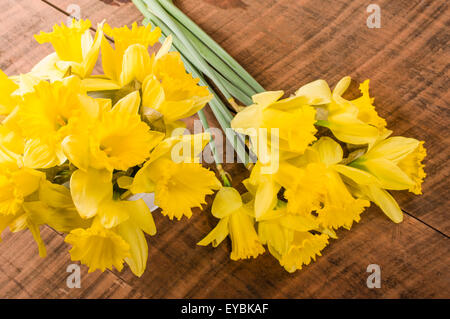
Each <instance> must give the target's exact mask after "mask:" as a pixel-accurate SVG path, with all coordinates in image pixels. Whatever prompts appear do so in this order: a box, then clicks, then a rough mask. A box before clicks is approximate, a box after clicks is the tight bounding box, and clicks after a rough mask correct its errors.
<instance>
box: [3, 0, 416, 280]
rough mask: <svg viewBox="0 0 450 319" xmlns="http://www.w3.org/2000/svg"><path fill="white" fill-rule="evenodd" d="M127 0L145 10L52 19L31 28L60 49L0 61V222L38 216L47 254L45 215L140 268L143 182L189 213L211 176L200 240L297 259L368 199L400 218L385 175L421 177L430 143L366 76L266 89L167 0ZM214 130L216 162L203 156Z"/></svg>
mask: <svg viewBox="0 0 450 319" xmlns="http://www.w3.org/2000/svg"><path fill="white" fill-rule="evenodd" d="M133 2H134V3H135V4H136V6H137V7H138V8H139V9H140V10H141V11H142V12H143V14H144V15H145V17H146V18H145V20H144V21H143V24H144V25H143V26H138V25H137V23H134V24H133V25H132V26H131V29H130V28H129V27H126V26H125V27H122V28H111V27H110V26H109V25H108V24H107V23H101V24H98V25H97V27H96V31H95V35H94V36H93V35H92V32H93V31H91V23H90V21H88V20H79V21H76V20H73V21H72V23H71V24H70V25H69V26H66V25H64V24H61V25H55V26H54V28H53V31H52V32H49V33H45V32H41V33H40V34H38V35H36V36H35V38H36V40H37V41H38V42H39V43H51V45H52V46H53V48H54V50H55V52H54V53H52V54H50V55H48V56H47V57H45V58H44V59H43V60H42V61H41V62H39V63H38V64H37V65H36V66H34V67H33V68H32V70H31V71H30V72H28V73H26V74H20V75H11V76H7V75H6V74H4V73H3V72H1V71H0V118H1V126H0V188H1V197H0V233H1V232H2V231H3V230H4V229H5V228H7V227H9V228H10V230H11V231H12V232H17V231H21V230H26V229H28V230H30V231H31V233H32V235H33V237H34V239H35V241H36V243H37V246H38V249H39V254H40V255H41V256H45V255H46V249H45V245H44V242H43V240H42V239H41V236H40V231H39V230H40V226H42V225H48V226H50V227H51V228H53V229H55V230H56V231H58V232H61V233H65V234H67V235H66V237H65V241H66V242H67V243H69V244H70V245H71V248H70V255H71V259H72V260H74V261H80V262H81V263H83V264H85V265H87V266H88V267H89V271H94V270H96V269H99V270H101V271H104V270H105V269H112V268H113V267H115V268H116V269H118V270H119V271H120V270H122V268H123V264H124V263H127V264H128V265H129V267H130V269H131V271H132V272H133V273H134V274H135V275H136V276H141V275H142V274H143V272H144V271H145V267H146V264H147V258H148V247H147V242H146V238H145V235H144V234H148V235H154V234H155V233H156V227H155V223H154V221H153V217H152V212H151V210H150V208H149V205H147V204H148V203H146V202H145V200H144V199H143V198H142V197H143V195H142V194H149V193H152V194H153V196H154V203H155V204H156V205H157V206H159V207H160V208H161V212H162V214H163V215H165V216H167V217H168V218H170V219H173V218H174V217H175V218H176V219H181V218H182V217H183V216H186V217H187V218H189V217H191V215H192V209H193V208H194V207H201V206H202V204H204V203H205V197H206V196H207V195H211V194H214V191H218V192H217V193H216V195H215V196H216V197H215V199H214V201H213V204H212V209H211V211H212V214H213V215H214V216H215V217H216V218H217V219H219V221H218V224H217V226H216V227H215V228H214V229H213V230H212V231H211V232H210V233H209V234H207V235H206V237H205V238H204V239H202V240H201V241H200V242H199V243H198V244H199V245H209V244H212V245H213V246H214V247H215V246H217V245H219V244H220V243H221V242H223V240H225V239H226V238H227V237H229V238H230V239H231V243H232V250H231V259H233V260H239V259H246V258H251V257H257V256H258V255H260V254H262V253H263V252H264V251H265V249H266V248H265V247H267V249H268V250H269V252H270V253H271V254H272V255H273V256H274V257H275V258H277V259H278V260H279V262H280V265H281V266H283V267H284V268H285V269H286V270H287V271H289V272H293V271H295V270H297V269H301V268H302V266H303V265H307V264H309V263H310V262H311V260H313V259H315V258H316V256H317V255H320V254H321V251H322V250H323V249H324V248H325V247H326V246H327V245H328V244H329V242H330V239H331V238H334V239H335V238H337V236H336V233H335V231H336V230H337V229H339V228H345V229H350V228H351V226H352V225H353V224H354V223H355V222H358V221H359V220H360V215H361V213H362V212H363V211H364V209H365V208H366V207H368V206H369V205H370V202H373V203H375V204H376V205H378V206H379V207H380V208H381V209H382V210H383V211H384V213H385V214H386V215H387V216H388V217H389V218H391V219H392V220H393V221H394V222H401V220H402V212H401V209H400V208H399V206H398V204H397V203H396V201H395V200H394V199H393V197H392V196H391V195H390V193H389V192H388V190H404V189H407V190H409V191H411V192H413V193H415V194H420V193H421V183H422V181H423V179H424V177H425V173H424V170H423V164H422V160H423V158H424V157H425V149H424V147H423V142H420V141H418V140H415V139H413V138H406V137H399V136H397V137H390V135H391V133H392V131H390V130H388V129H387V128H386V121H385V120H384V119H382V118H381V117H380V116H379V115H378V114H377V112H376V111H375V107H374V105H373V98H371V97H370V96H369V81H365V82H363V83H362V84H361V85H360V90H361V96H360V97H359V98H357V99H354V100H347V99H345V98H344V97H343V94H344V92H345V91H346V90H347V89H348V87H349V85H350V82H351V80H350V78H349V77H344V78H343V79H342V80H341V81H340V82H339V83H338V84H337V85H336V86H335V88H334V89H333V91H331V89H330V88H329V86H328V84H327V83H326V82H325V81H324V80H318V81H315V82H312V83H309V84H306V85H304V86H302V87H300V88H299V89H298V90H297V91H296V93H295V94H294V95H292V96H289V97H284V92H283V91H265V90H264V88H263V87H262V86H261V85H260V84H259V83H258V82H257V81H256V80H255V79H253V77H251V75H250V74H249V73H247V72H246V71H245V70H244V69H243V68H242V67H241V66H240V65H239V64H238V63H237V62H236V61H235V60H234V59H233V58H232V57H231V56H229V55H228V54H227V53H226V52H225V51H224V50H223V49H222V48H221V47H220V46H219V45H218V44H217V43H215V42H214V41H213V40H212V39H211V38H210V37H209V36H208V35H207V34H206V33H204V32H203V31H202V30H201V29H200V28H199V27H198V26H197V25H195V23H193V22H192V21H191V20H190V19H189V18H188V17H187V16H185V15H184V14H183V13H182V12H181V11H180V10H178V9H177V8H176V7H175V6H174V5H173V4H172V2H171V1H170V0H145V1H142V0H133ZM150 23H152V24H153V25H156V26H157V27H153V26H152V25H151V24H150ZM158 42H160V44H159V45H157V43H158ZM149 48H150V49H151V50H150V51H149ZM157 48H159V49H157ZM150 52H152V53H150ZM100 57H101V59H100ZM97 64H98V67H96V65H97ZM100 65H101V69H102V70H101V71H99V72H94V70H98V69H99V68H100ZM187 71H188V72H189V73H188V72H187ZM94 73H96V74H94ZM97 73H98V74H97ZM206 78H208V79H209V80H210V82H208V81H207V80H206ZM211 82H212V83H214V87H212V86H211V85H210V83H211ZM222 98H224V99H222ZM207 103H209V106H210V108H211V110H212V112H213V113H214V115H215V117H216V119H217V121H218V123H219V124H220V126H221V127H222V129H223V130H224V133H225V137H226V139H227V141H228V142H229V144H231V145H232V147H233V148H234V150H235V152H236V155H237V159H238V160H239V162H240V163H243V164H244V165H245V166H246V167H247V168H248V169H249V171H250V172H249V178H247V179H245V180H244V181H243V184H244V186H245V188H246V192H244V193H243V194H240V193H239V192H238V191H237V190H236V189H235V188H233V187H231V183H230V176H229V175H228V174H227V173H226V172H225V171H224V170H223V168H222V166H221V163H222V159H221V156H220V155H219V154H218V150H217V149H216V144H215V143H214V139H213V138H212V135H211V134H210V133H209V131H208V129H209V125H208V122H207V120H206V116H205V114H204V113H203V110H202V108H203V107H204V106H205V105H206V104H207ZM241 104H242V105H241ZM243 105H247V106H243ZM196 113H197V114H198V116H199V119H200V120H201V122H202V125H203V128H204V131H202V132H199V133H197V134H186V128H185V124H184V122H183V121H182V120H183V119H185V118H187V117H190V116H192V115H194V114H196ZM319 128H321V132H324V131H325V132H326V134H321V135H323V136H319V133H318V132H319V130H318V129H319ZM208 143H209V145H210V149H211V151H212V154H213V156H214V160H215V162H216V164H217V165H216V168H217V173H218V176H219V178H217V177H216V174H215V173H214V172H213V171H211V170H209V169H206V168H204V167H203V166H202V165H201V163H200V162H201V157H202V151H203V149H204V147H205V146H206V145H207V144H208ZM140 197H141V198H140ZM144 198H145V196H144Z"/></svg>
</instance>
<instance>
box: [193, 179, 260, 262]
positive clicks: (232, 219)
mask: <svg viewBox="0 0 450 319" xmlns="http://www.w3.org/2000/svg"><path fill="white" fill-rule="evenodd" d="M211 212H212V214H213V216H214V217H216V218H219V219H220V221H219V223H218V224H217V226H216V227H215V228H214V229H213V230H212V231H211V232H210V233H209V234H208V235H207V236H206V237H205V238H204V239H202V240H201V241H200V242H199V243H198V245H201V246H207V245H209V244H211V243H212V245H213V247H216V246H218V245H219V244H220V243H221V242H222V241H223V240H224V239H225V238H226V237H227V236H230V239H231V245H232V249H231V255H230V258H231V259H232V260H239V259H248V258H251V257H253V258H256V257H257V256H258V255H260V254H262V253H263V252H264V247H263V246H262V245H261V243H260V241H259V239H258V235H257V233H256V231H255V227H254V221H253V218H252V217H251V216H252V214H253V211H252V210H251V209H249V208H248V206H247V205H245V204H244V203H243V202H242V199H241V195H240V194H239V193H238V191H237V190H236V189H234V188H232V187H223V188H222V189H221V190H220V191H219V192H218V193H217V194H216V197H215V199H214V202H213V205H212V209H211Z"/></svg>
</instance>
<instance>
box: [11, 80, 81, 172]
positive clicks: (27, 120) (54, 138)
mask: <svg viewBox="0 0 450 319" xmlns="http://www.w3.org/2000/svg"><path fill="white" fill-rule="evenodd" d="M80 90H81V88H80V81H79V80H78V79H77V78H75V77H69V78H66V79H64V80H63V81H57V82H54V83H51V84H50V83H48V82H46V81H41V82H40V83H39V84H38V85H37V86H35V90H34V92H31V93H28V94H25V95H24V97H23V101H21V102H20V104H19V108H18V112H17V114H16V116H15V117H14V120H15V121H16V122H17V125H18V127H19V129H20V132H21V135H22V136H23V137H24V138H25V139H26V141H27V142H26V144H25V150H24V153H25V154H24V157H25V159H24V160H25V161H26V162H28V163H29V164H28V165H27V166H28V167H33V168H48V167H52V166H55V165H58V164H62V163H63V162H64V161H65V160H66V156H65V155H64V153H63V151H62V147H61V141H62V140H63V138H64V137H65V136H66V135H67V134H68V128H69V126H70V120H71V119H72V118H73V117H74V116H78V115H79V114H80V113H81V112H82V111H83V107H82V100H81V99H80V96H81V95H80V93H82V91H80ZM32 163H34V164H32Z"/></svg>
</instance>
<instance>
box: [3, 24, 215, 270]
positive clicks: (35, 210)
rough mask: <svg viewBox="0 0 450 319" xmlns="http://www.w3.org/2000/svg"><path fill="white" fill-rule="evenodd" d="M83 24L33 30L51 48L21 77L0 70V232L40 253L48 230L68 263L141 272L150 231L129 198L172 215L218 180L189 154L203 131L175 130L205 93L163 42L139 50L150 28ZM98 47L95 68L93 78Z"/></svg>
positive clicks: (150, 39) (153, 37)
mask: <svg viewBox="0 0 450 319" xmlns="http://www.w3.org/2000/svg"><path fill="white" fill-rule="evenodd" d="M90 27H91V23H90V22H89V21H88V20H84V21H83V20H80V21H76V20H73V21H72V24H71V25H70V26H65V25H64V24H61V25H55V26H54V28H53V31H52V32H50V33H44V32H41V33H40V34H39V35H36V36H35V38H36V40H37V41H38V42H39V43H47V42H49V43H51V44H52V46H53V48H54V49H55V52H54V53H52V54H50V55H49V56H47V57H45V58H44V59H43V60H42V61H41V62H39V63H38V64H37V65H36V66H35V67H34V68H33V69H32V70H31V71H30V72H29V73H26V74H21V75H18V76H11V77H8V76H6V75H5V74H4V73H3V72H1V71H0V114H1V115H0V116H1V120H2V123H1V126H0V189H1V198H0V232H2V231H3V230H4V229H5V228H6V227H8V226H9V228H10V230H11V231H12V232H17V231H21V230H25V229H28V230H30V231H31V233H32V235H33V237H34V239H35V241H36V243H37V245H38V248H39V254H40V256H42V257H44V256H45V255H46V248H45V245H44V242H43V240H42V239H41V236H40V231H39V227H40V226H41V225H48V226H50V227H52V228H53V229H55V230H56V231H58V232H62V233H67V234H68V235H67V236H66V237H65V241H66V242H67V243H69V244H70V245H71V246H72V248H71V249H70V255H71V258H72V260H74V261H81V263H83V264H85V265H87V266H88V267H89V271H94V270H96V269H100V270H101V271H104V270H105V269H112V267H113V266H114V267H115V268H116V269H118V270H119V271H120V270H121V269H122V268H123V263H124V262H126V263H127V264H128V265H129V267H130V268H131V270H132V271H133V273H134V274H135V275H137V276H141V275H142V273H143V272H144V270H145V267H146V264H147V255H148V248H147V242H146V239H145V236H144V233H146V234H148V235H154V234H155V233H156V228H155V223H154V221H153V217H152V214H151V211H150V209H149V207H148V206H147V204H146V203H145V201H144V199H142V198H139V199H136V200H129V199H130V195H132V194H142V193H154V198H155V203H156V204H157V205H158V206H159V207H160V208H161V209H162V214H163V215H166V216H168V217H169V218H170V219H173V218H174V217H176V218H177V219H180V218H181V217H182V216H187V217H190V216H191V214H192V212H191V209H192V208H193V207H201V205H202V204H203V203H204V202H205V196H206V195H208V194H212V193H213V190H217V189H219V188H220V187H221V184H220V182H219V180H218V179H217V178H216V177H215V174H214V172H212V171H210V170H208V169H206V168H203V167H202V166H201V164H200V163H199V160H198V158H199V156H200V154H201V152H202V149H203V147H205V145H206V144H207V143H208V141H209V140H210V136H209V134H207V133H200V134H196V135H183V133H184V130H185V129H184V124H183V122H182V121H181V119H183V118H186V117H189V116H191V115H192V114H195V113H196V112H198V111H199V110H200V109H201V108H203V107H204V106H205V104H206V103H207V102H208V101H209V100H210V99H211V98H212V95H211V94H210V93H209V91H208V89H207V88H206V87H203V86H199V85H198V80H197V79H194V78H193V77H192V76H191V75H190V74H188V73H186V71H185V68H184V65H183V63H182V61H181V58H180V54H179V53H177V52H169V48H170V40H168V41H166V42H165V43H163V44H162V46H161V47H160V49H159V50H158V51H155V50H154V51H155V52H154V53H153V54H151V55H150V54H149V50H148V48H149V46H154V45H155V44H156V43H157V42H158V39H159V37H160V35H161V31H160V29H159V28H154V29H152V28H151V26H150V25H148V26H145V27H144V26H137V24H136V23H134V24H133V25H132V27H131V29H130V28H128V27H126V26H125V27H122V28H111V27H110V26H109V25H108V24H99V25H98V26H97V31H96V33H95V37H92V35H91V31H90ZM106 36H109V37H110V39H112V40H113V41H114V47H113V46H112V45H111V43H110V41H109V40H108V39H107V38H106ZM100 50H101V65H102V69H103V73H104V74H97V75H92V73H93V70H94V67H95V65H96V63H97V60H98V57H99V52H100Z"/></svg>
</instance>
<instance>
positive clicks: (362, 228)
mask: <svg viewBox="0 0 450 319" xmlns="http://www.w3.org/2000/svg"><path fill="white" fill-rule="evenodd" d="M49 3H50V4H52V5H50V4H49ZM71 3H74V4H78V5H80V7H81V16H82V17H83V18H89V19H91V20H92V21H93V24H94V25H95V23H97V22H100V21H102V20H103V19H106V20H107V22H108V23H109V24H111V25H113V26H120V25H123V24H128V25H129V24H131V23H132V22H133V21H141V20H142V16H141V14H140V13H139V12H138V11H137V9H135V8H134V6H133V5H132V4H131V3H127V1H123V0H120V1H117V0H116V1H106V0H103V1H93V0H91V1H88V0H79V1H77V0H50V1H46V2H42V1H39V0H31V1H25V0H15V1H14V0H2V1H1V2H0V25H1V27H2V28H1V29H0V68H1V69H2V70H4V71H5V72H6V73H7V74H8V75H12V74H17V73H20V72H26V71H28V70H29V69H30V67H31V66H32V65H33V64H34V63H36V62H37V61H39V60H40V59H41V58H42V57H43V56H45V55H46V54H47V53H48V52H50V47H49V46H39V45H38V44H37V43H36V42H34V40H33V38H32V35H33V34H35V33H37V32H38V31H40V30H46V31H48V30H50V28H51V26H52V25H53V24H54V23H59V22H61V21H65V19H66V17H65V15H64V11H65V10H66V8H67V6H68V5H69V4H71ZM176 4H177V5H178V6H179V7H180V8H181V9H182V10H183V11H185V12H186V13H188V15H189V16H190V17H191V18H192V19H193V20H194V21H196V22H197V23H198V24H199V25H200V26H201V27H202V28H203V29H204V30H205V31H207V32H208V33H209V34H210V35H211V36H212V37H213V38H214V39H215V40H216V41H218V42H219V43H220V44H221V45H222V46H223V47H224V48H225V49H226V50H227V51H229V52H230V54H232V55H233V56H234V57H235V58H236V59H237V60H238V61H239V62H240V63H241V64H242V65H243V66H244V67H245V68H246V69H247V70H248V71H249V72H250V73H252V74H253V75H254V76H255V78H256V79H257V80H258V81H260V83H261V84H262V85H263V86H264V87H265V88H266V89H268V90H270V89H284V90H286V91H287V92H288V93H292V92H294V91H295V89H296V88H298V87H299V86H301V85H302V84H305V83H307V82H309V81H312V80H315V79H317V78H323V79H325V80H327V81H328V82H329V83H330V84H335V83H336V82H337V81H338V80H339V79H340V78H341V77H342V76H345V75H350V76H352V77H353V78H354V79H355V80H356V81H363V80H364V79H366V78H370V79H371V93H372V94H373V95H374V96H375V98H376V100H375V104H376V105H377V108H378V111H379V113H380V114H381V115H382V116H383V117H385V118H386V119H387V121H388V126H389V128H391V129H393V130H394V132H395V134H396V135H405V136H409V137H416V138H419V139H422V140H425V142H426V143H425V146H426V147H427V150H428V158H427V162H426V164H427V167H426V172H427V174H428V177H427V179H426V181H425V184H424V187H423V192H424V195H423V196H414V195H412V194H408V193H406V192H405V193H404V192H396V193H395V194H394V196H395V197H396V198H397V199H398V200H399V202H400V204H401V206H402V208H403V209H404V210H405V211H406V212H407V214H405V220H404V222H403V223H402V224H399V225H395V224H393V223H391V222H390V221H388V220H387V219H386V218H385V217H384V216H383V215H382V213H381V212H380V211H379V210H378V209H377V208H374V207H372V208H370V209H369V210H368V211H367V212H366V213H364V215H363V217H362V221H361V222H360V223H359V224H358V225H356V226H354V228H353V229H352V231H350V232H349V231H341V232H339V234H338V235H339V240H336V241H332V243H331V245H330V246H329V247H327V248H326V249H325V250H324V252H323V256H322V257H319V258H318V260H317V262H316V263H314V264H312V265H310V266H307V267H305V268H304V269H303V270H302V271H298V272H296V273H295V274H288V273H286V272H285V271H284V270H283V269H282V268H281V267H279V265H278V264H277V262H276V260H275V259H274V258H272V257H271V256H269V254H268V253H266V254H265V255H264V256H262V257H259V258H258V259H256V260H250V261H240V262H233V261H231V260H230V259H229V252H230V244H229V243H228V242H227V243H224V244H222V245H221V246H219V247H218V248H216V249H213V248H210V247H206V248H205V247H197V246H196V245H195V244H196V242H198V240H200V239H201V238H202V237H203V236H204V235H205V234H206V233H207V232H208V231H209V230H210V229H211V228H212V227H213V226H214V225H215V223H216V220H215V219H214V218H212V217H211V216H210V214H209V210H208V209H209V207H207V208H206V209H205V211H204V212H203V213H200V212H196V213H195V214H194V217H193V218H192V219H190V220H189V221H187V220H183V221H181V222H171V221H169V220H168V219H166V218H164V217H163V216H161V215H160V214H159V213H158V212H156V213H155V219H156V223H157V228H158V233H157V235H156V236H154V237H151V238H149V240H148V242H149V247H150V251H149V255H150V257H149V262H148V268H147V271H146V272H145V274H144V275H143V276H142V277H141V278H135V277H134V276H133V275H132V273H131V272H130V271H129V270H128V269H125V270H124V271H123V272H122V273H118V272H105V273H103V274H101V273H99V272H94V273H92V274H87V272H86V268H85V267H82V269H83V273H82V288H81V289H68V288H67V286H66V278H67V275H68V273H67V272H66V267H67V265H69V264H70V263H71V261H70V257H69V254H68V252H67V250H68V245H66V244H65V243H64V242H63V238H62V236H60V235H59V234H57V233H56V232H54V231H53V230H51V229H49V228H43V239H44V241H45V242H46V244H47V247H48V249H47V250H48V252H49V256H48V257H47V258H46V259H41V258H39V257H38V255H37V249H36V247H35V244H34V243H33V241H32V238H31V235H30V234H28V233H19V234H9V233H7V232H5V235H4V236H3V238H4V240H3V242H2V243H1V244H0V297H3V298H20V297H26V298H30V297H31V298H49V297H50V298H79V297H81V298H109V297H111V298H141V297H143V298H169V297H174V298H183V297H194V298H195V297H248V298H256V297H260V298H283V297H290V298H304V297H306V298H335V297H349V298H358V297H368V298H380V297H381V298H417V297H444V298H450V279H449V278H450V277H449V273H450V267H449V265H450V246H449V240H448V235H449V234H450V221H449V215H450V213H449V208H450V207H449V205H448V198H449V192H448V189H449V185H448V176H449V170H450V169H449V167H448V157H449V152H448V151H447V148H448V146H449V135H448V125H449V114H448V113H449V105H448V100H449V94H448V86H449V85H448V82H449V74H448V69H449V68H448V66H449V61H450V54H449V50H448V45H449V43H448V42H449V22H450V21H449V20H450V14H449V10H448V5H447V4H446V2H445V1H438V0H434V1H432V0H426V1H419V0H397V1H388V0H383V1H381V0H380V1H378V2H377V4H379V5H380V7H381V23H382V25H381V28H380V29H369V28H367V26H366V18H367V16H368V13H366V6H367V5H368V4H369V2H366V1H359V0H358V1H350V0H333V1H331V0H321V1H318V0H296V1H293V0H276V1H273V0H258V1H257V0H239V1H230V0H227V1H222V0H203V1H201V0H178V1H176ZM55 7H57V8H58V9H59V10H57V9H55ZM43 47H44V49H42V48H43ZM354 87H355V88H356V85H354ZM208 116H209V117H210V114H209V112H208ZM227 169H228V170H229V171H230V172H231V173H232V175H233V177H234V182H235V183H238V182H239V181H240V180H241V179H242V178H244V176H245V171H244V170H243V168H242V166H240V165H228V166H227ZM208 202H211V200H209V201H208ZM371 263H375V264H379V265H380V266H381V270H382V287H381V289H368V288H367V287H366V284H365V281H366V278H367V276H368V275H369V274H368V273H366V268H367V265H369V264H371Z"/></svg>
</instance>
